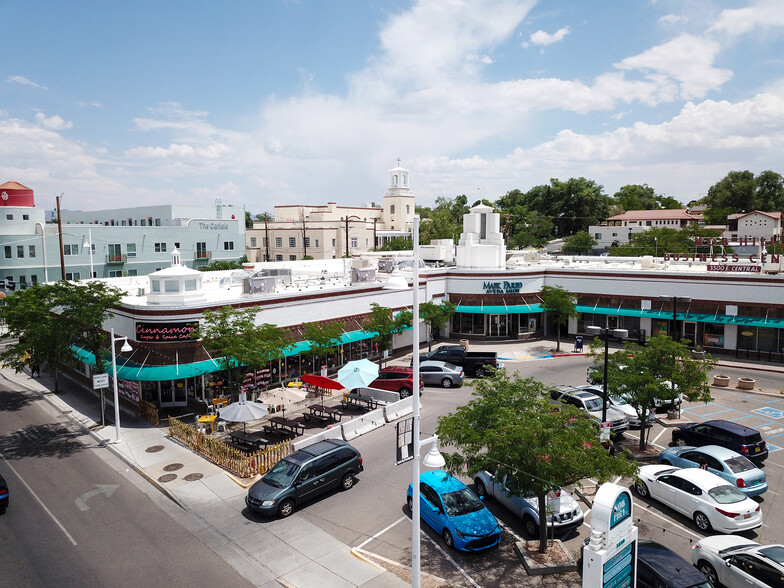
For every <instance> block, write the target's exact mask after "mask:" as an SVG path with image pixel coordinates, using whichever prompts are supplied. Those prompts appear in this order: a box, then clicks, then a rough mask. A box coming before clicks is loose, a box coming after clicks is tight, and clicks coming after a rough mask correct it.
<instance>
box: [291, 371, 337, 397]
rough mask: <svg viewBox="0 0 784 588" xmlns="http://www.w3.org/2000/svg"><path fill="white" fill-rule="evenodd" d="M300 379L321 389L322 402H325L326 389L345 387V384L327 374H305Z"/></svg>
mask: <svg viewBox="0 0 784 588" xmlns="http://www.w3.org/2000/svg"><path fill="white" fill-rule="evenodd" d="M300 379H301V380H302V381H303V382H305V383H306V384H310V385H311V386H316V387H317V388H319V389H320V390H321V404H324V390H342V389H343V388H344V386H343V384H341V383H340V382H338V381H336V380H333V379H332V378H327V377H326V376H317V375H316V374H303V375H302V376H301V377H300Z"/></svg>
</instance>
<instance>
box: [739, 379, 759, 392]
mask: <svg viewBox="0 0 784 588" xmlns="http://www.w3.org/2000/svg"><path fill="white" fill-rule="evenodd" d="M755 384H756V382H755V380H754V378H738V388H739V389H741V390H754V385H755Z"/></svg>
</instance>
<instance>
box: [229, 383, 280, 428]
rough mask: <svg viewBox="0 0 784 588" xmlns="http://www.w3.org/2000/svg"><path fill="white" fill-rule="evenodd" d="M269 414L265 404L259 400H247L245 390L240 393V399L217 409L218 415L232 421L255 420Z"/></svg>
mask: <svg viewBox="0 0 784 588" xmlns="http://www.w3.org/2000/svg"><path fill="white" fill-rule="evenodd" d="M268 414H269V410H267V405H266V404H261V403H260V402H252V401H250V400H248V398H247V395H246V394H245V392H241V393H240V399H239V400H238V401H237V402H232V403H231V404H229V405H228V406H224V407H223V408H221V409H219V410H218V416H219V417H220V418H222V419H223V420H225V421H231V422H233V423H243V428H244V426H245V423H247V422H249V421H257V420H259V419H262V418H264V417H265V416H267V415H268Z"/></svg>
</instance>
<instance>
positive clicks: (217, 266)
mask: <svg viewBox="0 0 784 588" xmlns="http://www.w3.org/2000/svg"><path fill="white" fill-rule="evenodd" d="M245 263H248V256H247V255H243V256H242V257H240V258H239V259H238V260H237V261H229V260H225V259H214V260H212V261H211V262H210V263H209V264H207V265H205V266H202V267H199V268H198V270H199V271H202V272H217V271H225V270H233V269H242V265H243V264H245Z"/></svg>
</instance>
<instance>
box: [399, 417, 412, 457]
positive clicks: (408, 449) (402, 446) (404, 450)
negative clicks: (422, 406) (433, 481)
mask: <svg viewBox="0 0 784 588" xmlns="http://www.w3.org/2000/svg"><path fill="white" fill-rule="evenodd" d="M395 428H396V430H397V435H396V436H395V439H396V440H397V441H396V446H395V465H400V464H401V463H403V462H405V461H411V460H412V459H414V417H411V418H408V419H404V420H402V421H398V422H397V424H396V425H395Z"/></svg>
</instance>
